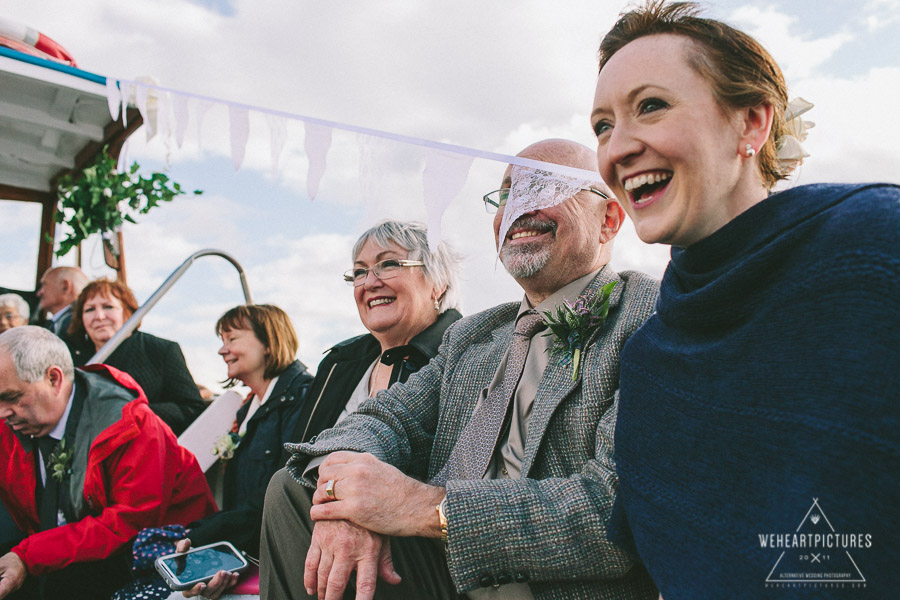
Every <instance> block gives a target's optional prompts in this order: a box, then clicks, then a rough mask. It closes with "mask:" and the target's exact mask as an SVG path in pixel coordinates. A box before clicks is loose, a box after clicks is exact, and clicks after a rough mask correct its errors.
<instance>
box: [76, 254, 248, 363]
mask: <svg viewBox="0 0 900 600" xmlns="http://www.w3.org/2000/svg"><path fill="white" fill-rule="evenodd" d="M201 256H221V257H222V258H224V259H225V260H227V261H228V262H230V263H231V264H232V265H234V268H235V269H237V272H238V275H240V277H241V288H243V290H244V300H245V301H246V302H245V303H246V304H253V297H252V296H251V295H250V286H248V285H247V277H246V274H245V273H244V269H243V267H241V265H240V263H238V261H237V260H235V259H234V257H232V256H231V255H230V254H227V253H225V252H222V251H221V250H212V249H206V250H198V251H197V252H194V253H193V254H191V255H190V256H189V257H188V258H187V260H185V261H184V262H183V263H181V266H180V267H178V268H177V269H175V271H173V272H172V274H171V275H169V277H168V279H166V280H165V281H164V282H163V284H162V285H161V286H159V288H158V289H157V290H156V291H155V292H153V295H152V296H150V298H148V299H147V301H146V302H145V303H144V304H143V305H142V306H141V307H140V308H138V309H137V310H136V311H134V314H133V315H131V317H130V318H129V319H128V320H127V321H125V323H124V324H123V325H122V328H121V329H119V331H117V332H116V333H115V335H113V336H112V337H111V338H109V340H107V342H106V343H105V344H103V347H101V348H100V349H99V350H97V353H96V354H94V356H92V357H91V359H90V360H89V361H88V362H87V364H89V365H93V364H96V363H102V362H103V361H105V360H106V359H107V358H109V355H110V354H112V353H113V352H114V351H115V349H116V348H118V347H119V344H121V343H122V340H124V339H125V338H127V337H128V336H129V335H131V334H132V332H134V330H135V329H137V326H138V324H139V323H140V322H141V319H143V318H144V316H145V315H146V314H147V313H148V312H150V309H151V308H153V307H154V306H156V303H157V302H159V301H160V299H161V298H162V297H163V296H165V295H166V292H168V291H169V289H170V288H171V287H172V286H173V285H175V282H176V281H178V280H179V279H181V276H182V275H184V274H185V272H186V271H187V270H188V269H189V268H190V267H191V265H193V264H194V261H195V260H197V259H198V258H200V257H201Z"/></svg>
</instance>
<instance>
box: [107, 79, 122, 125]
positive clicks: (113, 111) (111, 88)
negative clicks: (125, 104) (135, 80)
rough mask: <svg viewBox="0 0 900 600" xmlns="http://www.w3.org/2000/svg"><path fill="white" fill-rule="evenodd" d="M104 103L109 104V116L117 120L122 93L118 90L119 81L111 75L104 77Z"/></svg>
mask: <svg viewBox="0 0 900 600" xmlns="http://www.w3.org/2000/svg"><path fill="white" fill-rule="evenodd" d="M106 103H107V104H108V105H109V116H110V117H112V120H113V121H118V120H119V109H120V108H121V104H122V93H121V92H119V82H118V81H116V80H115V79H113V78H111V77H107V78H106Z"/></svg>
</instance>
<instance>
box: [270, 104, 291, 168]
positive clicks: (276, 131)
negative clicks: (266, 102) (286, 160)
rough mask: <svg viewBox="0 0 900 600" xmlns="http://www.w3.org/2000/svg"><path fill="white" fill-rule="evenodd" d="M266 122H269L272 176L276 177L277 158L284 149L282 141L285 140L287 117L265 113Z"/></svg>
mask: <svg viewBox="0 0 900 600" xmlns="http://www.w3.org/2000/svg"><path fill="white" fill-rule="evenodd" d="M266 122H267V123H268V124H269V144H270V150H271V153H272V177H278V159H279V158H280V157H281V151H282V150H284V142H285V140H287V119H285V118H284V117H282V116H280V115H273V114H268V113H267V114H266Z"/></svg>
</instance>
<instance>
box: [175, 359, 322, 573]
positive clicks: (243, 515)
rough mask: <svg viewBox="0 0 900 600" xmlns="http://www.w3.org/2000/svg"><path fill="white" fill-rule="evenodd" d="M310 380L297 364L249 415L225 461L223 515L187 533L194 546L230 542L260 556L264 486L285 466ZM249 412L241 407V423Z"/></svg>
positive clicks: (247, 407)
mask: <svg viewBox="0 0 900 600" xmlns="http://www.w3.org/2000/svg"><path fill="white" fill-rule="evenodd" d="M312 382H313V377H312V375H310V374H309V373H307V371H306V367H305V366H304V365H303V363H301V362H300V361H299V360H295V361H294V362H293V363H291V364H290V365H289V366H288V368H287V369H285V370H284V371H282V372H281V374H280V375H279V376H278V382H277V383H276V384H275V389H274V390H272V393H271V395H270V396H269V399H268V401H266V403H265V404H264V405H263V406H262V407H260V409H259V410H257V411H256V413H254V414H253V416H252V417H250V421H249V422H248V423H247V432H246V433H245V434H244V437H243V438H242V439H241V443H240V444H239V445H238V447H237V449H236V450H235V451H234V456H233V457H232V458H231V459H230V460H228V461H227V462H226V463H225V475H224V482H223V496H222V511H221V512H218V513H216V514H214V515H210V516H209V517H207V518H206V519H203V520H202V521H199V522H197V523H195V524H194V526H193V527H192V528H191V531H190V532H189V533H188V537H189V538H190V539H191V544H192V545H193V546H195V547H196V546H200V545H203V544H211V543H213V542H218V541H222V540H227V541H229V542H231V543H233V544H234V545H235V546H237V547H238V548H240V549H242V550H244V551H246V552H249V553H250V554H252V555H254V556H257V555H258V551H259V530H260V524H261V519H262V506H263V500H264V499H265V495H266V486H267V485H268V484H269V479H271V478H272V475H274V474H275V471H277V470H278V469H280V468H281V467H283V466H284V461H283V460H282V458H281V452H282V446H283V445H284V443H285V442H288V441H290V437H291V433H292V432H293V430H294V427H296V425H297V419H298V418H299V417H300V412H301V410H302V409H303V406H304V404H305V402H306V396H307V392H308V391H309V387H310V385H312ZM249 409H250V403H249V402H248V403H246V404H244V405H243V406H241V408H240V409H238V412H237V415H236V418H237V421H238V423H241V422H242V421H243V420H244V418H245V417H246V415H247V411H248V410H249Z"/></svg>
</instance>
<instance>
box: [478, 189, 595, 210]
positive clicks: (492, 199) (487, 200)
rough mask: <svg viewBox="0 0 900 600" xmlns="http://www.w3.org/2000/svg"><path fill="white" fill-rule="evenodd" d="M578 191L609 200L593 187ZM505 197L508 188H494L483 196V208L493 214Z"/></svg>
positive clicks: (503, 202)
mask: <svg viewBox="0 0 900 600" xmlns="http://www.w3.org/2000/svg"><path fill="white" fill-rule="evenodd" d="M579 191H582V192H593V193H594V194H597V195H598V196H601V197H603V198H605V199H606V200H609V196H607V195H606V194H604V193H603V192H601V191H600V190H598V189H597V188H595V187H583V188H581V190H579ZM507 199H509V188H500V189H499V190H494V191H493V192H491V193H489V194H485V195H484V197H483V200H484V210H486V211H487V213H488V214H489V215H493V214H494V213H496V212H497V211H498V210H499V209H500V207H501V206H503V205H505V204H506V201H507Z"/></svg>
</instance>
